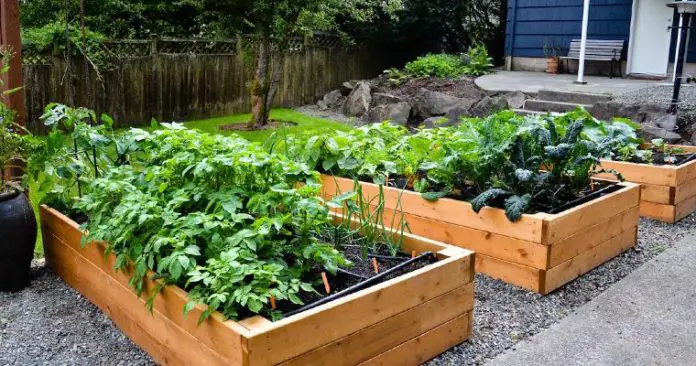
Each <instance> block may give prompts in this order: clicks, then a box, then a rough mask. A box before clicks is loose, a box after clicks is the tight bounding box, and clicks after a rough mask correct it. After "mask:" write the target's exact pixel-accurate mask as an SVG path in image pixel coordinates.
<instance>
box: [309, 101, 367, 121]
mask: <svg viewBox="0 0 696 366" xmlns="http://www.w3.org/2000/svg"><path fill="white" fill-rule="evenodd" d="M295 110H296V111H298V112H300V113H302V114H306V115H308V116H310V117H315V118H323V119H328V120H332V121H338V122H343V123H346V124H348V125H351V126H355V125H358V124H361V121H360V120H359V119H357V118H353V117H348V116H346V115H345V114H343V113H341V112H337V111H334V110H330V109H329V110H325V111H324V110H321V109H319V107H318V106H317V105H315V104H310V105H305V106H302V107H297V108H295Z"/></svg>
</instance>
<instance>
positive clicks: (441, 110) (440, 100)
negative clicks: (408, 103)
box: [413, 89, 478, 119]
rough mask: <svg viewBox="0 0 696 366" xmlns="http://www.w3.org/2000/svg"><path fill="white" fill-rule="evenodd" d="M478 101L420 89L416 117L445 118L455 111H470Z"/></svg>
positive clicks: (416, 104)
mask: <svg viewBox="0 0 696 366" xmlns="http://www.w3.org/2000/svg"><path fill="white" fill-rule="evenodd" d="M476 102H478V100H474V99H466V98H457V97H453V96H451V95H447V94H444V93H440V92H435V91H432V90H428V89H420V90H419V91H418V94H417V95H416V97H415V98H414V105H413V110H414V115H415V116H416V117H419V118H422V119H426V118H428V117H433V116H444V115H446V114H447V113H449V112H450V111H452V110H453V109H459V110H466V111H468V110H469V109H470V108H471V107H472V106H473V105H474V104H475V103H476Z"/></svg>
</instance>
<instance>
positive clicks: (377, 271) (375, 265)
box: [372, 258, 379, 274]
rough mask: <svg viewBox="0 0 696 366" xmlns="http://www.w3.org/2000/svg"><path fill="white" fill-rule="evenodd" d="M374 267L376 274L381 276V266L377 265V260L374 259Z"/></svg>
mask: <svg viewBox="0 0 696 366" xmlns="http://www.w3.org/2000/svg"><path fill="white" fill-rule="evenodd" d="M372 267H373V268H374V269H375V273H377V274H379V264H377V258H372Z"/></svg>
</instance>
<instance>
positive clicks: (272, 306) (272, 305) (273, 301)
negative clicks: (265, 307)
mask: <svg viewBox="0 0 696 366" xmlns="http://www.w3.org/2000/svg"><path fill="white" fill-rule="evenodd" d="M271 309H273V310H275V309H276V299H275V296H271Z"/></svg>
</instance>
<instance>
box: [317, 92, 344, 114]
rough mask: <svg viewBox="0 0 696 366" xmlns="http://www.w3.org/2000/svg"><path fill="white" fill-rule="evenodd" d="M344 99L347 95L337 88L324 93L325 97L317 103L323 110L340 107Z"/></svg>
mask: <svg viewBox="0 0 696 366" xmlns="http://www.w3.org/2000/svg"><path fill="white" fill-rule="evenodd" d="M344 99H345V97H344V96H343V94H342V93H341V91H340V90H338V89H336V90H332V91H330V92H328V93H326V95H324V98H322V99H321V100H320V101H319V102H318V103H317V105H318V106H319V108H321V109H322V110H326V109H335V108H338V107H340V106H341V104H342V103H343V101H344Z"/></svg>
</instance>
